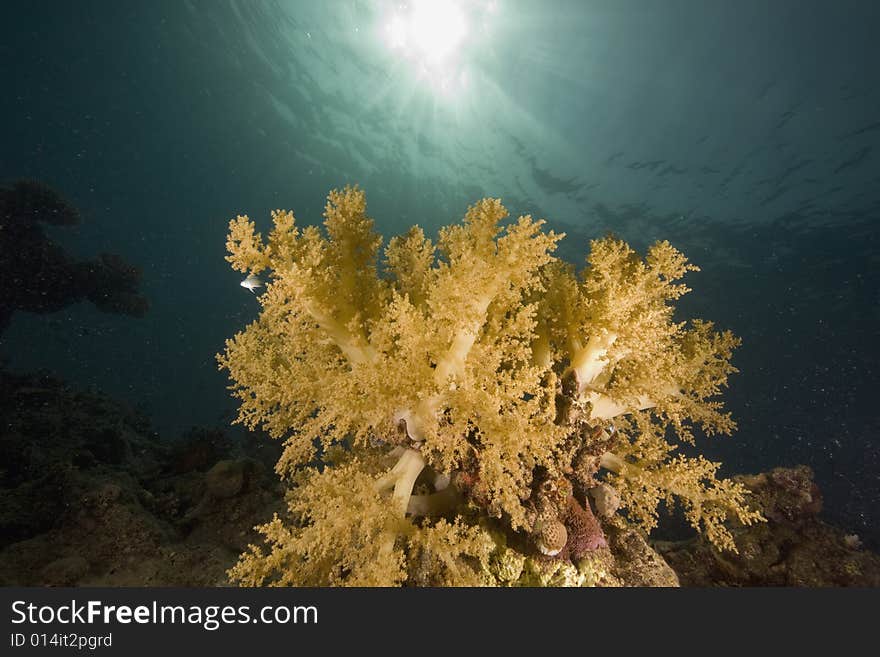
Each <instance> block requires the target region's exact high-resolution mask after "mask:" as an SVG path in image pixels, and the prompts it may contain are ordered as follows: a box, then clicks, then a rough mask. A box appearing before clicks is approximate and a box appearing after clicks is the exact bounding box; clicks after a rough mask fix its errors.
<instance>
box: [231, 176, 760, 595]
mask: <svg viewBox="0 0 880 657" xmlns="http://www.w3.org/2000/svg"><path fill="white" fill-rule="evenodd" d="M507 215H508V213H507V210H506V209H505V208H504V206H503V205H502V204H501V202H500V200H498V199H483V200H481V201H479V202H477V203H476V204H475V205H473V206H472V207H470V208H469V209H468V211H467V213H466V215H465V218H464V221H463V222H462V223H460V224H457V225H453V226H449V227H447V228H444V229H441V230H440V232H439V235H438V238H437V241H436V243H434V242H432V241H431V240H430V239H428V238H427V237H426V236H425V234H424V232H423V231H422V230H421V229H420V228H418V227H413V228H412V229H410V230H409V232H407V233H406V234H404V235H402V236H399V237H395V238H393V239H391V240H390V241H389V243H388V244H387V246H385V248H384V250H383V249H382V239H381V237H380V236H379V235H378V234H377V233H376V232H375V230H374V225H373V221H372V220H371V219H370V218H368V216H367V214H366V200H365V196H364V193H363V192H362V191H361V190H360V189H358V188H356V187H355V188H352V187H346V188H345V189H344V190H334V191H332V192H331V193H330V195H329V197H328V202H327V205H326V208H325V213H324V216H325V221H324V230H323V231H321V230H320V229H319V228H317V227H314V226H307V227H304V228H300V227H299V226H297V225H296V222H295V220H294V216H293V214H292V213H290V212H284V211H280V210H279V211H276V212H274V213H273V214H272V217H273V222H274V226H273V228H272V230H271V232H270V233H269V235H268V238H267V239H265V240H264V239H263V238H262V236H261V235H260V234H259V233H257V232H256V228H255V225H254V223H253V222H251V221H250V220H249V219H248V218H247V217H237V218H236V219H233V220H232V221H231V222H230V227H229V237H228V241H227V248H228V251H229V255H228V256H227V260H228V261H229V262H230V263H231V265H232V267H233V268H234V269H235V270H237V271H239V272H242V273H246V274H248V275H251V274H252V275H256V276H263V277H265V278H266V280H267V281H268V282H267V285H266V290H265V292H264V293H263V294H262V295H261V296H260V297H259V300H260V304H261V307H262V310H261V312H260V315H259V317H258V318H257V319H256V320H255V321H254V322H252V323H251V324H250V325H249V326H247V328H246V329H244V330H243V331H241V332H240V333H238V334H237V335H235V336H234V337H233V338H232V339H230V340H228V341H227V344H226V349H225V352H224V353H222V354H220V355H219V356H218V360H219V363H220V366H221V368H222V369H225V370H227V371H228V373H229V375H230V377H231V379H232V382H233V385H232V386H231V389H232V391H233V394H234V395H236V396H237V397H238V399H239V400H240V403H241V405H240V413H239V416H238V421H239V422H242V423H244V424H245V425H247V426H249V427H253V428H256V427H261V428H263V429H265V430H266V431H268V433H269V434H270V435H272V436H273V437H275V438H279V439H283V440H284V441H285V442H284V444H285V449H284V452H283V455H282V457H281V459H280V460H279V462H278V465H277V470H278V472H279V474H281V475H282V477H285V478H288V479H289V480H291V482H292V484H293V486H292V489H291V491H290V493H289V507H290V508H289V514H288V516H287V517H285V518H281V517H276V518H275V519H274V520H273V521H272V522H270V523H268V524H267V525H265V526H264V527H263V533H264V534H265V536H266V539H267V546H265V547H262V548H261V547H256V546H254V547H252V549H251V551H250V552H249V553H247V554H245V555H243V556H242V558H241V560H240V561H239V563H238V565H237V566H236V567H235V568H233V570H232V571H231V575H232V577H233V578H234V579H236V580H238V581H240V582H243V583H246V584H266V583H275V584H304V585H325V584H333V585H337V584H340V585H397V584H434V585H437V584H440V585H455V584H472V585H476V584H478V585H489V584H518V583H519V584H522V583H534V582H536V581H538V582H544V583H546V582H548V581H551V580H552V578H550V577H548V576H546V573H547V572H548V569H549V570H552V571H553V572H557V571H558V572H563V571H560V570H559V569H560V568H562V569H563V570H564V571H565V572H566V573H569V574H572V573H576V572H577V565H578V563H581V562H583V561H584V558H585V557H587V556H589V555H590V553H591V552H595V551H597V550H601V549H604V548H605V546H606V538H605V536H604V534H603V529H602V523H603V522H604V523H606V524H607V523H612V524H613V523H624V522H631V523H636V524H638V525H640V526H641V527H643V528H644V529H646V530H650V529H651V528H652V527H653V526H654V525H655V524H656V521H657V507H658V505H659V504H660V502H661V501H665V502H667V503H672V502H673V501H679V502H680V503H681V504H682V505H683V508H684V511H685V514H686V517H687V518H688V519H689V520H690V522H691V523H692V524H693V525H694V527H696V528H698V529H700V530H702V531H703V532H704V533H705V534H706V536H707V537H708V538H709V539H710V540H711V541H712V542H713V543H714V544H715V545H716V546H717V547H719V548H723V549H735V545H734V543H733V540H732V536H731V533H730V531H729V529H728V528H727V525H726V523H727V521H728V519H730V518H734V519H736V520H737V521H739V522H740V523H745V524H750V523H752V522H754V521H756V520H759V519H760V515H759V514H758V513H757V512H754V511H751V510H749V509H748V507H747V506H746V504H745V495H746V490H745V488H744V487H743V486H742V485H739V484H735V483H732V482H730V481H727V480H721V479H718V478H716V471H717V468H718V464H716V463H712V462H710V461H707V460H705V459H703V458H699V457H698V458H688V457H685V456H683V455H681V454H677V453H676V449H677V443H681V442H684V443H693V442H694V438H695V435H694V427H699V428H700V429H701V431H702V432H703V433H705V434H712V433H716V432H717V433H729V432H731V431H732V429H733V428H734V423H733V421H732V420H731V419H730V417H729V415H728V414H727V413H725V412H724V411H723V409H722V408H721V404H720V402H718V401H717V400H716V399H715V398H716V396H717V395H718V393H719V392H720V390H721V388H722V387H723V386H724V385H725V384H726V381H727V378H728V376H729V375H730V374H731V373H733V372H734V371H735V370H734V368H733V366H732V365H731V364H730V357H731V353H732V350H733V349H734V348H735V347H736V345H737V342H738V341H737V339H736V338H735V337H734V336H733V335H732V334H731V333H730V332H727V331H724V332H718V331H716V330H715V329H714V327H713V325H712V324H711V323H709V322H704V321H699V320H695V321H692V322H690V323H683V322H675V321H673V317H672V314H673V305H672V303H673V302H674V301H675V300H676V299H678V298H679V297H680V296H681V295H683V294H684V293H686V292H687V291H688V289H687V288H686V287H685V286H684V285H683V284H682V283H681V282H680V280H681V278H682V277H683V276H684V275H685V274H686V273H687V272H688V271H691V270H695V269H696V267H694V266H693V265H690V264H689V263H688V262H687V260H686V259H685V257H684V256H683V255H682V254H681V253H680V252H678V251H677V250H676V249H675V248H673V247H672V246H671V245H670V244H669V243H668V242H658V243H656V244H654V245H653V246H651V247H650V248H649V249H648V252H647V254H646V257H645V258H641V257H639V256H638V255H637V254H636V253H635V252H634V251H633V250H632V249H631V248H630V247H629V246H628V245H627V244H625V243H624V242H622V241H620V240H618V239H615V238H613V237H607V238H604V239H599V240H594V241H593V242H592V243H591V250H590V253H589V255H588V256H587V259H586V264H585V266H584V267H583V269H582V270H581V271H577V269H576V267H575V266H574V265H571V264H568V263H565V262H563V261H561V260H560V259H558V258H557V257H555V256H554V255H553V253H554V250H555V248H556V245H557V243H558V241H559V240H560V239H562V237H563V235H560V234H557V233H554V232H553V231H545V230H544V229H543V223H544V222H542V221H536V220H533V219H532V218H531V217H530V216H522V217H519V218H518V219H517V220H515V221H509V220H507ZM600 498H601V501H600ZM612 507H613V508H612ZM618 508H619V509H620V511H617V509H618ZM594 509H595V513H594ZM609 509H610V511H609ZM597 514H598V516H599V517H598V518H597ZM566 569H568V570H566ZM541 573H544V574H543V575H542V574H541ZM584 577H585V576H576V575H571V576H569V575H566V576H565V577H563V579H564V580H565V582H568V583H571V582H574V583H579V582H582V581H583V580H584ZM588 579H589V578H588ZM552 581H555V580H552Z"/></svg>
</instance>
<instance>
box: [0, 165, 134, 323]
mask: <svg viewBox="0 0 880 657" xmlns="http://www.w3.org/2000/svg"><path fill="white" fill-rule="evenodd" d="M78 221H79V213H78V212H77V211H76V209H75V208H73V207H72V206H71V205H70V204H69V203H67V202H66V201H65V200H64V199H63V198H62V197H61V196H60V195H59V194H58V193H57V192H55V191H54V190H52V189H51V188H49V187H47V186H46V185H44V184H43V183H39V182H36V181H31V180H20V181H17V182H15V183H13V184H12V185H9V186H0V333H2V332H3V330H4V329H5V328H6V326H7V325H8V323H9V320H10V319H11V317H12V314H13V313H14V312H15V311H16V310H26V311H29V312H34V313H51V312H55V311H57V310H60V309H61V308H63V307H65V306H67V305H69V304H71V303H75V302H77V301H81V300H83V299H88V300H89V301H91V302H92V303H93V304H94V305H95V307H97V308H98V309H100V310H102V311H104V312H111V313H122V314H126V315H133V316H135V317H141V316H143V315H144V313H146V311H147V308H148V305H149V304H148V302H147V300H146V299H145V298H144V297H143V296H141V295H140V294H139V291H138V286H139V283H140V277H141V275H140V271H138V269H137V268H135V267H133V266H131V265H129V264H127V263H126V262H125V261H124V260H123V259H122V258H121V257H120V256H118V255H114V254H109V253H102V254H100V255H99V256H98V257H97V258H96V259H95V260H90V261H86V262H77V261H75V260H73V259H72V258H71V257H70V256H69V255H68V254H67V253H65V252H64V250H63V249H62V248H61V246H59V245H58V244H56V243H55V242H53V241H52V240H50V239H49V238H48V237H46V236H45V235H44V234H43V230H42V228H41V225H40V224H47V225H53V226H70V225H73V224H76V223H77V222H78Z"/></svg>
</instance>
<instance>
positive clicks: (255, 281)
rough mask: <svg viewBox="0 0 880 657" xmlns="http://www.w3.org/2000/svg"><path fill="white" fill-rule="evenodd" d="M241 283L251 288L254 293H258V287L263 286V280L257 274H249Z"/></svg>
mask: <svg viewBox="0 0 880 657" xmlns="http://www.w3.org/2000/svg"><path fill="white" fill-rule="evenodd" d="M240 285H241V286H242V287H243V288H245V289H246V290H250V291H251V292H253V293H254V294H256V293H257V292H256V289H255V288H258V287H263V281H261V280H260V279H259V278H257V275H256V274H248V276H247V278H246V279H244V280H243V281H242V282H241V283H240Z"/></svg>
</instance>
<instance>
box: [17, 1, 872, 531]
mask: <svg viewBox="0 0 880 657" xmlns="http://www.w3.org/2000/svg"><path fill="white" fill-rule="evenodd" d="M458 4H459V5H460V8H461V13H462V16H463V17H464V20H465V22H466V23H467V28H466V31H465V32H464V34H463V35H462V36H461V37H460V40H459V42H458V43H457V45H454V47H453V50H452V52H451V53H446V55H445V56H444V57H439V59H434V58H432V56H431V55H429V54H425V53H424V52H422V50H421V49H420V47H421V46H425V45H426V43H425V40H426V39H427V37H424V36H423V37H421V41H418V40H417V41H416V42H413V41H412V39H411V40H410V42H408V43H406V44H401V45H399V47H397V48H392V47H390V45H391V44H390V43H389V34H388V32H386V31H385V28H386V27H387V26H388V24H389V22H390V21H391V17H392V15H393V13H394V11H393V10H394V7H395V6H396V5H397V3H384V2H367V1H361V2H342V1H338V2H333V1H330V2H326V3H324V2H310V1H302V2H296V1H293V0H290V1H282V0H275V1H271V2H270V1H266V2H251V1H244V0H242V1H241V2H235V1H233V0H211V1H207V0H205V1H201V2H199V1H192V0H191V1H186V2H185V1H179V0H173V1H151V2H135V1H131V2H121V1H107V2H95V1H86V0H81V1H78V2H62V1H60V0H59V1H58V2H41V1H30V0H29V1H21V2H7V3H5V4H4V6H3V11H2V14H3V15H2V20H0V70H2V78H0V79H2V80H3V93H2V94H0V181H6V182H8V181H11V180H14V179H17V178H21V177H29V178H34V179H38V180H41V181H44V182H46V183H48V184H50V185H52V186H53V187H54V188H55V189H56V190H58V191H59V192H60V193H61V194H63V195H64V196H65V197H66V198H67V199H68V200H69V201H70V202H71V203H72V204H73V205H75V206H76V207H77V208H78V209H79V210H80V212H81V214H82V221H81V223H80V224H79V225H77V226H74V227H69V228H57V229H56V228H53V229H51V230H50V231H49V232H50V233H51V235H52V236H53V238H55V239H56V240H57V241H58V242H59V243H60V244H62V245H63V246H64V247H65V248H66V249H67V250H68V251H69V252H71V253H73V254H76V255H77V256H80V257H83V258H85V257H92V256H93V255H95V254H97V253H98V252H101V251H108V252H112V253H118V254H120V255H122V256H123V257H124V258H125V259H126V260H127V261H128V262H131V263H134V264H136V265H138V266H139V267H140V268H141V269H142V270H143V283H142V289H143V291H144V293H145V295H146V296H147V297H148V298H149V300H150V303H151V308H150V311H149V312H148V314H147V315H146V316H145V317H143V318H139V319H135V318H130V317H124V316H117V315H110V314H102V313H99V312H98V311H96V310H95V309H94V308H93V307H92V306H91V305H89V304H85V303H82V304H78V305H74V306H69V307H67V308H65V309H63V310H61V311H59V312H57V313H54V314H40V315H35V314H28V313H21V312H19V313H16V314H15V316H14V317H13V319H12V321H11V324H10V326H9V327H8V329H7V330H6V331H5V332H4V333H3V334H2V336H0V356H2V357H3V358H4V359H5V360H6V361H7V364H8V366H9V367H12V368H16V369H22V370H34V369H37V368H47V369H50V370H52V371H55V372H57V373H59V374H60V375H61V376H63V377H65V378H66V379H68V380H70V381H71V382H73V383H76V384H79V385H84V386H91V387H94V388H97V389H100V390H103V391H106V392H108V393H109V394H112V395H114V396H116V397H119V398H122V399H125V400H127V401H129V402H131V403H133V404H136V405H138V406H140V407H141V408H143V409H144V410H145V411H146V412H147V413H148V414H149V416H150V417H151V418H152V420H153V421H154V423H155V425H156V426H157V428H158V429H159V431H160V432H161V433H162V434H163V435H169V436H173V435H176V434H177V433H179V432H180V431H182V430H183V429H184V428H186V427H188V426H190V425H195V424H199V425H213V424H220V423H225V422H227V421H228V419H229V418H230V417H231V415H232V414H233V413H234V403H233V401H232V400H231V399H229V398H228V396H227V391H226V389H225V386H226V381H225V378H224V376H223V375H222V374H220V373H219V372H217V371H216V365H215V362H214V358H213V356H214V354H215V353H216V352H217V351H218V350H220V349H221V348H222V345H223V340H224V339H225V338H226V337H228V336H230V335H232V334H233V333H234V332H235V331H236V330H238V329H239V328H241V327H242V326H243V325H244V324H245V323H246V322H247V321H249V320H250V319H251V318H253V317H254V316H255V314H256V312H257V308H258V306H257V304H256V302H255V300H254V299H253V298H252V297H251V295H249V294H248V292H247V291H245V290H243V289H242V288H241V287H239V285H238V282H239V276H238V275H237V274H235V273H234V272H232V271H231V270H229V268H228V266H227V264H226V263H225V262H224V260H223V256H224V253H225V252H224V240H225V232H226V223H227V221H228V219H229V218H231V217H233V216H235V215H236V214H238V213H247V214H249V215H250V216H251V217H252V218H255V219H256V220H257V221H258V223H259V224H260V225H261V226H262V227H266V226H268V212H269V210H270V209H272V208H276V207H283V208H290V209H292V210H294V211H295V213H296V215H297V217H298V220H299V221H300V222H302V223H316V222H318V221H320V213H321V210H322V207H323V202H324V196H325V194H326V192H327V191H328V190H329V189H330V188H332V187H337V186H342V185H344V184H346V183H359V184H360V185H361V186H362V187H364V188H365V190H366V192H367V198H368V202H369V211H370V214H371V216H373V217H374V218H375V219H376V222H377V227H378V229H379V230H380V231H381V232H383V233H384V234H386V235H392V234H395V233H398V232H400V231H401V230H403V229H405V228H406V227H408V226H409V225H411V224H413V223H419V224H420V225H422V226H424V227H425V228H426V229H427V230H428V231H429V232H431V231H435V230H436V229H437V228H438V227H440V226H442V225H445V224H447V223H451V222H453V221H456V220H458V219H460V217H461V216H462V215H463V213H464V211H465V209H466V207H467V206H468V204H470V203H472V202H473V201H475V200H477V199H478V198H479V197H481V196H484V195H492V196H497V197H501V198H502V199H503V201H504V203H505V205H506V206H507V207H508V208H509V209H510V210H511V211H512V212H513V213H526V212H531V213H533V214H535V215H537V216H540V217H545V218H547V219H548V220H549V222H550V224H551V226H553V227H554V228H557V229H562V230H564V231H565V232H566V233H567V234H568V237H567V238H566V240H565V241H564V243H563V246H562V248H561V253H562V255H563V256H564V257H566V258H568V259H571V260H574V261H580V260H581V259H582V258H583V255H584V253H585V250H586V246H587V242H588V240H589V239H590V238H592V237H597V236H601V235H603V234H605V233H606V232H608V231H613V232H615V233H617V234H618V235H620V236H621V237H623V238H625V239H627V240H628V241H630V242H631V243H632V244H633V245H635V246H637V247H640V248H643V247H644V246H645V245H646V244H648V243H650V242H651V241H653V240H655V239H661V238H665V239H670V240H671V241H672V242H673V243H674V244H675V245H676V246H677V247H679V248H680V249H682V250H683V251H684V252H685V253H686V254H687V255H688V256H689V257H690V258H691V259H692V260H693V261H694V262H695V263H696V264H698V265H699V266H700V267H701V268H702V270H703V271H702V272H701V273H699V274H694V275H692V276H691V277H690V279H689V284H690V285H691V287H692V288H693V290H694V291H693V292H692V293H691V294H690V295H689V296H688V297H686V299H684V300H683V301H682V303H681V310H682V316H702V317H706V318H709V319H713V320H715V321H716V322H717V323H718V324H719V325H720V326H721V327H724V328H730V329H732V330H733V331H734V332H735V333H736V334H737V335H739V336H741V337H742V339H743V346H742V347H741V348H740V349H739V350H738V352H737V354H736V358H735V364H736V365H737V366H738V367H739V368H740V370H741V373H740V374H739V375H738V376H736V377H735V378H734V379H733V381H732V385H731V388H730V389H729V391H728V392H727V394H726V400H727V403H728V406H729V408H730V409H731V410H732V411H733V413H734V416H735V417H736V419H737V420H738V422H739V427H740V428H739V431H738V432H737V433H736V435H735V436H734V438H733V439H726V438H725V439H717V440H710V441H707V442H704V443H703V451H704V452H705V453H707V454H709V455H710V456H711V457H713V458H715V457H717V458H720V459H722V460H724V462H725V464H726V472H728V473H732V472H742V471H757V470H761V469H767V468H769V467H773V466H776V465H790V464H795V463H806V464H808V465H810V466H812V467H813V468H814V469H815V470H816V473H817V481H818V482H819V484H820V486H821V488H822V489H823V491H824V493H825V497H826V513H827V517H829V518H830V519H832V520H834V521H835V522H837V523H839V524H841V525H843V526H845V527H847V528H849V529H851V530H852V531H853V532H856V533H859V534H860V535H861V536H862V537H863V539H868V540H872V541H874V542H876V541H878V540H880V512H878V509H880V437H878V435H880V410H878V406H880V404H878V401H877V393H878V391H880V347H878V339H880V330H878V329H880V310H878V309H880V286H878V283H880V273H878V272H880V267H878V259H880V256H878V254H880V250H878V249H880V159H878V158H880V87H878V86H877V84H876V79H875V78H876V70H875V69H876V66H875V64H876V62H877V61H880V45H878V43H877V41H876V34H877V33H878V28H880V5H877V3H874V2H871V1H869V0H862V1H859V0H839V1H837V2H833V3H832V2H825V1H822V0H774V1H773V2H768V1H766V0H740V1H737V2H729V1H727V0H667V1H665V2H652V1H650V0H592V1H590V0H564V1H563V0H546V1H542V2H539V1H537V0H536V1H531V2H526V1H519V2H516V1H504V0H498V1H497V2H485V1H484V2H465V1H464V0H462V2H460V3H458ZM434 36H437V35H434ZM441 36H442V35H441ZM441 45H442V44H441ZM875 545H876V543H875Z"/></svg>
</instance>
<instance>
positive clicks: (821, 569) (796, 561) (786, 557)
mask: <svg viewBox="0 0 880 657" xmlns="http://www.w3.org/2000/svg"><path fill="white" fill-rule="evenodd" d="M736 479H737V481H739V482H740V483H742V484H743V485H745V486H746V487H747V488H748V489H749V490H750V491H752V496H751V497H750V501H751V503H752V504H753V505H754V506H755V508H757V509H760V511H761V512H762V513H763V514H764V516H765V517H766V518H767V522H766V523H762V524H760V525H753V526H750V527H746V526H741V527H736V526H734V527H732V532H733V537H734V541H735V542H736V545H737V547H738V548H739V549H738V552H736V553H721V552H719V551H718V550H717V549H715V548H714V547H713V546H712V545H711V544H709V543H707V542H706V541H704V540H702V539H701V538H699V537H698V538H695V539H693V540H689V541H684V542H678V543H657V544H656V548H657V549H658V550H659V551H660V553H661V554H662V555H663V557H664V558H665V559H666V561H667V562H668V563H669V564H670V565H671V566H672V567H673V568H674V569H675V570H676V571H677V572H678V573H679V577H680V579H681V583H682V584H683V585H685V586H814V587H815V586H826V587H827V586H873V587H876V586H880V556H878V555H877V554H875V553H873V552H870V551H868V550H866V549H864V547H863V546H862V545H861V542H860V541H859V540H858V537H857V536H855V535H854V534H847V533H846V532H844V531H842V530H840V529H837V528H835V527H832V526H830V525H828V524H826V523H825V522H823V521H822V520H821V519H820V518H819V512H820V511H821V509H822V495H821V493H820V491H819V488H818V486H817V485H816V484H815V482H814V481H813V473H812V471H811V470H810V468H808V467H807V466H803V465H802V466H795V467H792V468H775V469H773V470H771V471H770V472H765V473H761V474H758V475H751V476H739V477H736Z"/></svg>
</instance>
